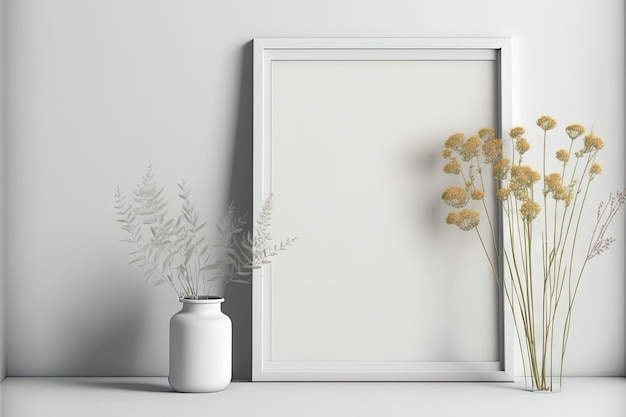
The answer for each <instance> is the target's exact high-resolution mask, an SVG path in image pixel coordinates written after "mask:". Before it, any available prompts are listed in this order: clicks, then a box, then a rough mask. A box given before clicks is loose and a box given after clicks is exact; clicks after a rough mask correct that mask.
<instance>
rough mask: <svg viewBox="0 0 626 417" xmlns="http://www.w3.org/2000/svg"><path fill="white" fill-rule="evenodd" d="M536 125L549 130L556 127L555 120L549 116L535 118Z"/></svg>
mask: <svg viewBox="0 0 626 417" xmlns="http://www.w3.org/2000/svg"><path fill="white" fill-rule="evenodd" d="M537 126H539V127H540V128H541V129H542V130H544V131H545V130H550V129H554V128H555V127H556V120H554V119H553V118H552V117H550V116H541V117H540V118H539V119H537Z"/></svg>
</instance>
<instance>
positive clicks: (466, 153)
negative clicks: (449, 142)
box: [459, 136, 483, 162]
mask: <svg viewBox="0 0 626 417" xmlns="http://www.w3.org/2000/svg"><path fill="white" fill-rule="evenodd" d="M482 144H483V142H482V141H481V140H480V138H479V137H478V136H470V137H469V138H467V140H466V141H465V142H463V146H462V148H461V150H460V151H459V152H460V153H461V159H462V160H464V161H465V162H467V161H469V160H470V159H472V158H474V157H476V156H479V155H480V151H479V149H480V145H482Z"/></svg>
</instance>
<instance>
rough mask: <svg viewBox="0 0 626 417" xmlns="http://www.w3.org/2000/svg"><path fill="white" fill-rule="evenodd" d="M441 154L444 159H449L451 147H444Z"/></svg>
mask: <svg viewBox="0 0 626 417" xmlns="http://www.w3.org/2000/svg"><path fill="white" fill-rule="evenodd" d="M441 156H443V157H444V158H445V159H450V157H451V156H452V149H448V148H446V149H444V150H443V152H441Z"/></svg>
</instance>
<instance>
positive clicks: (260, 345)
mask: <svg viewBox="0 0 626 417" xmlns="http://www.w3.org/2000/svg"><path fill="white" fill-rule="evenodd" d="M507 42H508V41H507V40H502V39H498V40H489V42H485V41H484V40H474V43H472V40H462V41H461V42H454V40H450V39H447V40H439V41H438V40H432V39H431V40H420V39H403V40H393V39H384V40H380V39H378V40H376V39H358V40H345V39H344V40H339V39H338V40H330V39H326V40H311V39H308V40H305V39H300V40H297V39H259V40H255V121H254V123H255V138H254V141H255V145H254V146H255V150H254V152H255V170H254V172H255V179H254V181H255V185H254V193H255V195H254V204H255V212H258V210H259V207H260V204H261V201H262V200H263V198H265V197H267V196H268V195H270V194H272V195H273V202H274V209H273V224H272V234H273V235H274V236H276V238H277V239H278V238H282V237H286V236H293V235H297V236H298V240H297V242H296V244H295V245H294V246H293V247H292V248H290V250H289V251H288V252H285V253H281V256H279V257H277V258H275V260H274V261H273V262H272V264H271V266H267V267H264V268H263V269H262V270H259V271H255V276H254V290H253V291H254V295H253V297H254V308H253V311H254V321H253V325H254V336H253V344H254V345H253V379H255V380H509V379H510V378H511V370H510V369H506V368H507V360H506V359H509V358H505V354H506V350H507V348H508V347H507V345H506V344H507V343H508V342H507V341H505V334H506V333H507V332H506V328H505V327H506V326H505V325H506V323H505V318H504V317H503V311H502V308H501V303H500V301H501V294H500V291H499V290H498V288H497V286H496V284H495V282H494V280H493V277H492V275H491V272H490V268H489V265H488V263H487V262H486V260H485V258H484V255H483V253H482V249H481V247H480V246H479V245H477V244H476V241H475V237H476V236H475V235H474V234H473V233H466V232H461V231H459V230H458V229H456V228H453V227H451V226H449V225H447V224H446V223H445V216H446V214H447V208H446V207H445V204H444V203H443V202H442V201H441V192H442V191H443V189H445V188H446V186H447V185H450V183H451V178H447V177H446V176H445V174H444V173H443V172H442V170H441V167H442V165H443V163H444V160H443V159H442V157H441V151H442V148H443V143H444V141H445V139H446V138H447V137H448V136H449V135H450V134H452V133H456V132H465V133H468V134H471V133H473V132H475V131H476V130H477V129H479V128H481V127H496V128H499V126H500V125H501V122H502V119H503V117H506V116H505V115H503V110H502V107H503V106H502V102H503V100H502V99H503V83H502V81H503V80H502V73H503V66H502V62H503V61H502V58H503V57H502V48H503V47H505V48H506V46H507V45H508V43H507Z"/></svg>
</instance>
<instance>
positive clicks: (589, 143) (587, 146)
mask: <svg viewBox="0 0 626 417" xmlns="http://www.w3.org/2000/svg"><path fill="white" fill-rule="evenodd" d="M602 148H604V141H603V140H602V138H601V137H599V136H596V135H594V134H593V133H590V134H588V135H587V136H585V139H584V147H583V149H582V153H588V152H593V151H599V150H600V149H602Z"/></svg>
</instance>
